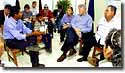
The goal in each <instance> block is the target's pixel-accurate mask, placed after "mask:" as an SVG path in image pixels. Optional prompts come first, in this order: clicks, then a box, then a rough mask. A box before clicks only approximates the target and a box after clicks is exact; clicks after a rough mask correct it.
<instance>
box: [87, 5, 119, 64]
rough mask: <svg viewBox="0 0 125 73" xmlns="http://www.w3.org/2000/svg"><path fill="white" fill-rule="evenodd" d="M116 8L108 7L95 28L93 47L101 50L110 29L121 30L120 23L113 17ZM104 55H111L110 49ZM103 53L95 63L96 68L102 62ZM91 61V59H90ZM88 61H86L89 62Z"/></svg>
mask: <svg viewBox="0 0 125 73" xmlns="http://www.w3.org/2000/svg"><path fill="white" fill-rule="evenodd" d="M116 10H117V8H116V7H115V6H113V5H108V6H107V8H106V10H105V12H104V17H103V18H102V19H101V20H100V22H99V24H98V26H97V32H96V34H95V37H96V44H94V45H95V47H99V48H101V49H103V48H104V45H105V40H106V37H107V36H108V33H109V32H110V31H111V30H112V29H114V28H115V29H118V30H121V23H120V22H121V21H120V20H119V19H118V18H116V17H115V15H116ZM103 50H105V49H103ZM106 51H107V52H106V53H109V54H110V55H112V52H113V51H112V49H111V48H110V49H107V50H106ZM104 53H105V52H102V53H101V54H100V59H99V60H98V61H97V63H96V66H98V63H99V61H101V60H104V55H103V54H104ZM90 60H91V59H90ZM90 60H88V61H90Z"/></svg>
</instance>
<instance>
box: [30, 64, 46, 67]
mask: <svg viewBox="0 0 125 73" xmlns="http://www.w3.org/2000/svg"><path fill="white" fill-rule="evenodd" d="M32 67H41V68H42V67H45V65H44V64H37V65H32Z"/></svg>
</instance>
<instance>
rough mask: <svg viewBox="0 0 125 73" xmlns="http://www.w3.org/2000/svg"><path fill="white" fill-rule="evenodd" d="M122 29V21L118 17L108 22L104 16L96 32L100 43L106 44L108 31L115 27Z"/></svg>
mask: <svg viewBox="0 0 125 73" xmlns="http://www.w3.org/2000/svg"><path fill="white" fill-rule="evenodd" d="M113 28H115V29H121V21H120V19H118V18H115V17H114V18H113V19H112V20H111V21H110V22H107V21H106V19H105V18H102V19H101V20H100V22H99V25H98V31H97V33H96V35H95V36H96V40H97V41H99V39H100V44H101V45H104V44H105V39H106V37H107V35H108V33H109V32H110V31H111V30H112V29H113Z"/></svg>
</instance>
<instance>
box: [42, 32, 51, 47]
mask: <svg viewBox="0 0 125 73" xmlns="http://www.w3.org/2000/svg"><path fill="white" fill-rule="evenodd" d="M42 41H43V43H44V44H45V48H46V49H51V36H50V34H45V35H42Z"/></svg>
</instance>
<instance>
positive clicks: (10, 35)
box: [3, 6, 44, 67]
mask: <svg viewBox="0 0 125 73" xmlns="http://www.w3.org/2000/svg"><path fill="white" fill-rule="evenodd" d="M10 16H11V17H10V18H8V19H7V20H5V22H4V29H3V38H4V39H5V41H6V45H7V46H8V47H9V48H10V49H20V50H22V51H23V50H25V48H26V47H27V46H28V43H27V41H26V38H27V37H29V36H35V35H36V36H37V35H41V34H42V33H41V32H38V31H34V32H32V30H30V29H29V28H27V27H26V26H25V25H24V24H23V22H22V20H21V18H22V12H20V10H19V9H18V8H17V7H16V6H14V7H12V8H11V13H10ZM29 54H30V59H31V63H32V67H44V65H43V64H39V58H38V54H39V53H38V52H34V51H29Z"/></svg>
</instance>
